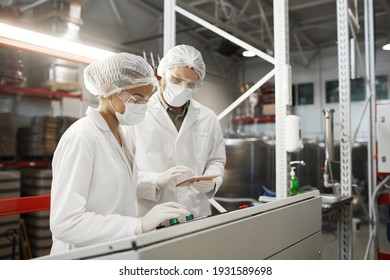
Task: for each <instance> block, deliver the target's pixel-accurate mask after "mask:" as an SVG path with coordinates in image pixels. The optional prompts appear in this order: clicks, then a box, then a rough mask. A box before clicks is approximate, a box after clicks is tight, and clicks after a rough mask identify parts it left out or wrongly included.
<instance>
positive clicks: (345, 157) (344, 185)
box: [337, 0, 352, 260]
mask: <svg viewBox="0 0 390 280" xmlns="http://www.w3.org/2000/svg"><path fill="white" fill-rule="evenodd" d="M337 42H338V44H337V46H338V71H339V72H338V75H339V97H340V98H339V102H340V123H341V131H340V133H341V135H340V139H341V141H340V142H341V143H340V164H341V165H340V176H341V178H340V179H341V182H340V187H341V190H340V194H341V196H343V197H348V196H351V194H352V183H351V181H352V172H351V169H352V168H351V154H352V151H351V108H350V107H351V102H350V95H351V94H350V93H351V88H350V66H349V65H350V64H349V62H350V57H349V55H350V48H349V42H350V40H349V27H348V2H347V1H345V0H338V1H337ZM351 225H352V205H348V204H347V205H344V206H343V207H342V208H341V211H340V217H339V225H338V232H339V237H340V236H341V238H339V249H340V252H339V254H340V259H343V260H347V259H352V242H351V241H352V232H351Z"/></svg>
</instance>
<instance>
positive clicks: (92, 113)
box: [85, 107, 133, 173]
mask: <svg viewBox="0 0 390 280" xmlns="http://www.w3.org/2000/svg"><path fill="white" fill-rule="evenodd" d="M85 114H86V115H87V116H89V117H90V118H92V120H93V122H94V123H95V124H96V126H97V127H98V128H99V129H101V130H102V131H107V132H109V134H108V135H109V138H110V141H112V142H113V143H114V145H115V147H116V149H117V151H118V152H119V154H120V156H121V157H122V160H123V161H124V162H125V164H126V165H127V167H128V170H129V172H130V173H133V168H132V166H133V163H132V161H133V157H132V156H131V153H130V150H129V147H128V145H127V143H126V141H125V139H126V138H125V135H124V133H123V131H122V128H121V127H120V126H119V127H118V133H119V135H120V137H121V139H122V145H123V146H124V149H122V148H121V147H120V146H119V144H118V141H116V139H115V137H114V135H113V134H112V133H111V130H110V127H109V126H108V124H107V122H106V120H105V119H104V118H103V116H102V115H101V114H100V113H99V112H98V111H97V110H96V109H95V108H92V107H88V108H87V111H86V112H85Z"/></svg>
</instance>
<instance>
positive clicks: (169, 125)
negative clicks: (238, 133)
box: [126, 45, 226, 218]
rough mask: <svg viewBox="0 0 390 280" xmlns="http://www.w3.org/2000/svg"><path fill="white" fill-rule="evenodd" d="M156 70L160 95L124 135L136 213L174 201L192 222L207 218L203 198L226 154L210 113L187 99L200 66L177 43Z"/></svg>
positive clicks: (195, 54) (217, 182) (213, 187)
mask: <svg viewBox="0 0 390 280" xmlns="http://www.w3.org/2000/svg"><path fill="white" fill-rule="evenodd" d="M157 71H158V74H159V75H160V76H161V77H162V82H161V91H159V92H157V93H156V94H154V96H153V97H152V102H151V103H152V105H151V107H150V109H149V110H148V112H147V113H146V116H145V119H144V120H143V121H142V122H141V123H140V124H138V125H136V126H133V127H130V128H129V129H128V131H127V132H126V135H127V136H128V139H132V140H133V141H135V143H136V145H135V146H136V148H135V159H136V162H137V168H138V170H139V173H138V175H139V179H138V191H137V197H138V207H139V213H140V214H141V215H143V214H145V213H147V211H149V210H150V209H152V207H154V206H155V205H157V204H158V203H161V202H166V201H176V202H178V203H180V204H182V205H184V206H186V207H187V209H188V210H189V211H190V212H191V213H192V214H193V215H194V217H195V218H199V217H203V216H208V215H210V214H211V207H210V203H209V199H210V198H212V197H213V196H214V194H215V193H216V192H217V191H218V189H219V187H220V186H221V184H222V180H223V172H224V166H225V162H226V155H225V145H224V141H223V135H222V131H221V127H220V124H219V120H218V118H217V116H216V114H215V113H214V112H213V111H212V110H210V109H209V108H207V107H205V106H203V105H202V104H200V103H199V102H196V101H195V100H194V99H192V98H191V97H192V94H193V93H194V92H195V91H196V89H197V88H198V87H199V86H200V84H201V82H202V80H203V78H204V76H205V64H204V62H203V59H202V56H201V54H200V52H199V51H197V50H196V49H195V48H193V47H191V46H187V45H179V46H176V47H174V48H173V49H171V50H170V51H168V53H167V54H166V55H165V56H164V57H163V59H162V60H161V62H160V64H159V66H158V70H157ZM146 153H147V154H148V156H147V157H145V156H143V155H145V154H146ZM209 174H213V175H217V177H216V178H214V179H209V180H201V181H197V182H193V183H189V184H186V185H184V186H176V185H177V183H179V181H182V180H183V179H184V178H186V177H189V176H191V175H196V176H200V175H209ZM181 218H182V217H181Z"/></svg>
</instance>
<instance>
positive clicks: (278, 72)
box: [274, 0, 291, 199]
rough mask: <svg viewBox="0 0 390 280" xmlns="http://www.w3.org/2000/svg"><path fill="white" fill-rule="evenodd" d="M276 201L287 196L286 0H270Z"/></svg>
mask: <svg viewBox="0 0 390 280" xmlns="http://www.w3.org/2000/svg"><path fill="white" fill-rule="evenodd" d="M274 38H275V43H274V46H275V106H276V107H275V115H276V120H275V136H276V147H275V148H276V151H275V152H276V157H275V158H276V198H277V199H281V198H286V197H287V195H288V190H289V188H288V185H289V184H288V171H287V166H288V156H287V152H286V139H285V132H286V117H287V114H288V109H289V108H288V105H290V103H291V80H290V75H291V74H290V72H291V71H290V65H289V63H290V56H289V29H288V0H274Z"/></svg>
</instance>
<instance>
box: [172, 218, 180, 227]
mask: <svg viewBox="0 0 390 280" xmlns="http://www.w3.org/2000/svg"><path fill="white" fill-rule="evenodd" d="M169 224H170V225H171V226H173V225H177V224H180V223H179V220H178V219H177V218H173V219H170V220H169Z"/></svg>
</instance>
